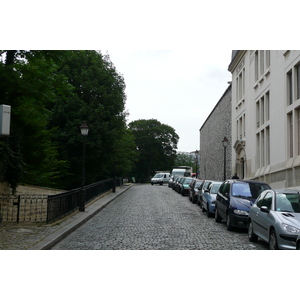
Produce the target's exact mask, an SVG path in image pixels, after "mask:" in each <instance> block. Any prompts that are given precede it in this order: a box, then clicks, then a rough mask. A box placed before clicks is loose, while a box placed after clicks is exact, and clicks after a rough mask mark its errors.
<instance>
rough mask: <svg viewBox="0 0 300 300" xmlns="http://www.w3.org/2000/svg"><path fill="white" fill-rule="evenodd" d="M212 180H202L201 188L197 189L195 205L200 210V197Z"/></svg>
mask: <svg viewBox="0 0 300 300" xmlns="http://www.w3.org/2000/svg"><path fill="white" fill-rule="evenodd" d="M212 181H213V180H204V181H203V182H202V184H201V186H200V187H199V193H198V198H197V204H198V205H199V206H200V208H202V195H203V193H204V191H205V190H206V189H207V188H208V186H209V185H210V183H211V182H212Z"/></svg>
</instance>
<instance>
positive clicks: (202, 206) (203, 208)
mask: <svg viewBox="0 0 300 300" xmlns="http://www.w3.org/2000/svg"><path fill="white" fill-rule="evenodd" d="M201 209H202V212H205V211H206V209H205V207H204V204H203V202H202V203H201Z"/></svg>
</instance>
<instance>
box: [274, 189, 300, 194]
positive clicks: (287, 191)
mask: <svg viewBox="0 0 300 300" xmlns="http://www.w3.org/2000/svg"><path fill="white" fill-rule="evenodd" d="M272 191H274V192H275V193H276V194H299V193H300V191H298V190H296V189H274V190H272Z"/></svg>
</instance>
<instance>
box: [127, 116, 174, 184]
mask: <svg viewBox="0 0 300 300" xmlns="http://www.w3.org/2000/svg"><path fill="white" fill-rule="evenodd" d="M128 126H129V128H130V129H131V130H132V133H133V135H134V137H135V143H136V145H137V149H138V154H139V156H138V161H137V163H136V167H135V174H136V176H137V177H138V178H148V177H149V176H151V175H153V174H154V172H155V171H157V170H162V171H163V170H171V169H172V167H173V165H174V160H175V157H176V149H177V144H178V140H179V136H178V135H177V133H176V132H175V130H174V128H172V127H171V126H169V125H165V124H162V123H160V122H159V121H157V120H155V119H150V120H137V121H133V122H131V123H129V125H128Z"/></svg>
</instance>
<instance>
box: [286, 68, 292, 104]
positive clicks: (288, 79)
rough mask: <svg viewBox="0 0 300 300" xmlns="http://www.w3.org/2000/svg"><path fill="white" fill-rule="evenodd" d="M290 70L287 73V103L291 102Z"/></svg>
mask: <svg viewBox="0 0 300 300" xmlns="http://www.w3.org/2000/svg"><path fill="white" fill-rule="evenodd" d="M292 75H293V74H292V71H290V72H288V73H287V100H288V105H291V104H292V103H293V78H292Z"/></svg>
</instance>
